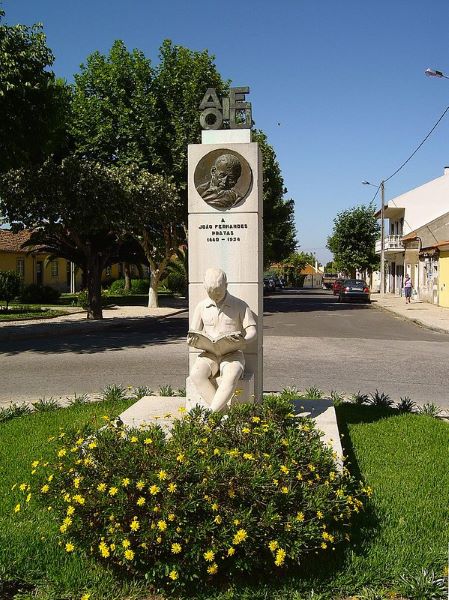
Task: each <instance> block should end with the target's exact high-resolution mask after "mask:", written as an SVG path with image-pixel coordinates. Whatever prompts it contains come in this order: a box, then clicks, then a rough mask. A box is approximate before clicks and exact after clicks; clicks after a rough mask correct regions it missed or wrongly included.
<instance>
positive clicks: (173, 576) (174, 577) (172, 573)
mask: <svg viewBox="0 0 449 600" xmlns="http://www.w3.org/2000/svg"><path fill="white" fill-rule="evenodd" d="M168 576H169V577H170V579H172V580H173V581H176V580H177V579H178V571H175V570H174V569H173V571H170V573H169V574H168Z"/></svg>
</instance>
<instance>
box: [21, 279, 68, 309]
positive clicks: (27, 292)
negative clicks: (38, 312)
mask: <svg viewBox="0 0 449 600" xmlns="http://www.w3.org/2000/svg"><path fill="white" fill-rule="evenodd" d="M60 295H61V292H60V291H59V290H56V289H55V288H52V287H51V286H49V285H37V283H31V284H30V285H27V286H25V287H24V288H23V290H22V293H21V294H20V301H21V302H25V303H28V304H44V303H46V304H58V302H59V297H60Z"/></svg>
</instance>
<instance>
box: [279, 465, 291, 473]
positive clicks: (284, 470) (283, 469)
mask: <svg viewBox="0 0 449 600" xmlns="http://www.w3.org/2000/svg"><path fill="white" fill-rule="evenodd" d="M281 471H282V472H283V473H285V474H286V475H288V474H289V472H290V471H289V470H288V468H287V467H286V466H285V465H281Z"/></svg>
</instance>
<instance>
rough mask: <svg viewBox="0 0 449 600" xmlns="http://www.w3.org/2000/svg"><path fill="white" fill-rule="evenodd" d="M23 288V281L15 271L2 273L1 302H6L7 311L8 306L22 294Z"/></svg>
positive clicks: (0, 272) (0, 283)
mask: <svg viewBox="0 0 449 600" xmlns="http://www.w3.org/2000/svg"><path fill="white" fill-rule="evenodd" d="M21 288H22V280H21V279H20V276H19V275H18V274H17V273H15V272H14V271H0V300H4V301H5V302H6V310H8V304H9V302H10V301H11V300H13V299H14V298H15V297H16V296H18V295H19V294H20V290H21Z"/></svg>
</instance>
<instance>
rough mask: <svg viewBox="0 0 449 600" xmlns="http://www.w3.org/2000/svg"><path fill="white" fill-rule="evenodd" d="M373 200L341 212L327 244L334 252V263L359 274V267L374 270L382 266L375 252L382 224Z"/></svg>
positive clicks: (347, 270)
mask: <svg viewBox="0 0 449 600" xmlns="http://www.w3.org/2000/svg"><path fill="white" fill-rule="evenodd" d="M375 213H376V208H375V206H374V204H373V203H371V204H368V205H363V204H362V205H361V206H356V207H355V208H350V209H348V210H344V211H342V212H340V213H338V214H337V216H336V217H335V219H334V228H333V231H332V235H331V236H329V237H328V239H327V247H328V248H329V250H330V251H331V252H332V253H333V255H334V265H335V267H336V268H337V269H338V270H339V271H346V272H347V273H349V275H350V276H351V277H355V272H356V270H359V271H363V270H365V269H366V270H368V271H369V272H371V271H372V270H373V269H376V268H378V266H379V257H378V256H377V255H376V252H375V243H376V239H377V238H378V236H379V232H380V225H379V223H378V222H377V219H376V216H375Z"/></svg>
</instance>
